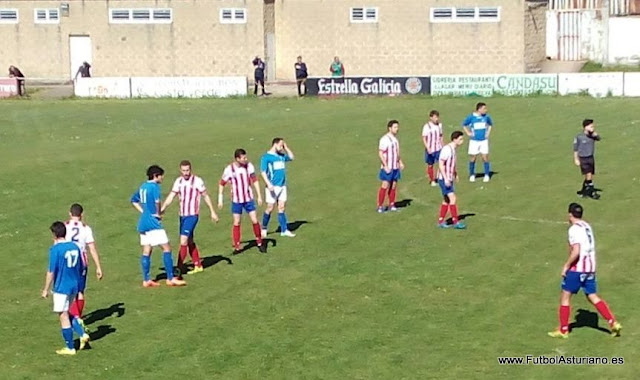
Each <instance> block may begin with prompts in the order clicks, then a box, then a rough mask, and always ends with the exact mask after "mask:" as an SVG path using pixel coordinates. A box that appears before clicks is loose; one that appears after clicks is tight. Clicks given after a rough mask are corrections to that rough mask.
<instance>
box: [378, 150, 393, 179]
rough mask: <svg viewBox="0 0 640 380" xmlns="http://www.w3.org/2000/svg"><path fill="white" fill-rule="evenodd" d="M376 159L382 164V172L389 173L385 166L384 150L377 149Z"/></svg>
mask: <svg viewBox="0 0 640 380" xmlns="http://www.w3.org/2000/svg"><path fill="white" fill-rule="evenodd" d="M378 157H379V158H380V162H381V163H382V167H383V168H384V171H385V172H387V173H389V171H390V170H389V167H388V166H387V161H386V160H385V159H384V150H382V149H379V150H378Z"/></svg>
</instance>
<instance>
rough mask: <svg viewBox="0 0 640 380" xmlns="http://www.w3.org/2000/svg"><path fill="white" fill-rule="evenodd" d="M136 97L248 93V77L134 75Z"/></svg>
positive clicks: (132, 84) (132, 90)
mask: <svg viewBox="0 0 640 380" xmlns="http://www.w3.org/2000/svg"><path fill="white" fill-rule="evenodd" d="M131 95H132V96H133V97H134V98H138V97H143V98H144V97H149V98H164V97H169V98H205V97H220V98H224V97H228V96H234V95H247V78H246V77H158V78H153V77H133V78H131Z"/></svg>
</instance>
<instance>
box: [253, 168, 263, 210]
mask: <svg viewBox="0 0 640 380" xmlns="http://www.w3.org/2000/svg"><path fill="white" fill-rule="evenodd" d="M251 182H253V187H254V188H255V189H256V195H257V198H258V205H259V206H262V193H260V181H259V180H258V177H256V175H255V173H254V174H252V175H251Z"/></svg>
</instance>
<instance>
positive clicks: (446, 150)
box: [440, 145, 451, 161]
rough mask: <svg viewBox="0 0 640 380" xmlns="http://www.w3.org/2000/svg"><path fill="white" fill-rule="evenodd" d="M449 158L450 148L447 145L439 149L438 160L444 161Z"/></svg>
mask: <svg viewBox="0 0 640 380" xmlns="http://www.w3.org/2000/svg"><path fill="white" fill-rule="evenodd" d="M449 158H451V148H449V146H448V145H447V146H445V147H444V148H442V150H441V151H440V161H446V160H448V159H449Z"/></svg>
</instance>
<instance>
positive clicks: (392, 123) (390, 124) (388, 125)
mask: <svg viewBox="0 0 640 380" xmlns="http://www.w3.org/2000/svg"><path fill="white" fill-rule="evenodd" d="M394 124H398V125H400V123H399V122H398V120H395V119H394V120H389V122H388V123H387V129H390V128H391V127H393V125H394Z"/></svg>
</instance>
